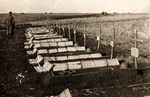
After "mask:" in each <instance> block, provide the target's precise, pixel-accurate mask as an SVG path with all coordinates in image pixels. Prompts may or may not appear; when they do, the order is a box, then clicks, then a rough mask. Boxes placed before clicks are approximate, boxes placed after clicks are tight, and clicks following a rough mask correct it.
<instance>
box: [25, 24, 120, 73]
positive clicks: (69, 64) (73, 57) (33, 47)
mask: <svg viewBox="0 0 150 97" xmlns="http://www.w3.org/2000/svg"><path fill="white" fill-rule="evenodd" d="M25 36H26V42H25V43H24V45H25V46H24V48H25V49H26V50H27V51H26V52H27V54H28V55H29V56H30V55H34V54H35V55H36V56H37V57H36V58H31V59H28V61H29V63H30V64H32V65H33V66H34V68H35V70H36V71H37V72H48V71H50V70H51V71H54V72H55V71H65V70H76V69H86V68H97V67H98V68H99V67H105V66H106V67H107V66H118V65H119V62H118V60H117V59H105V58H102V57H103V56H102V55H101V54H100V53H96V52H95V53H94V52H91V51H88V52H87V49H86V48H85V47H84V46H77V45H74V43H73V41H71V40H68V39H67V38H64V37H63V36H62V35H57V34H55V33H54V31H53V30H52V29H51V30H49V29H47V28H41V27H37V28H28V29H26V33H25Z"/></svg>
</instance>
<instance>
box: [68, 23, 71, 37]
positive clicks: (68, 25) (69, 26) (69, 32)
mask: <svg viewBox="0 0 150 97" xmlns="http://www.w3.org/2000/svg"><path fill="white" fill-rule="evenodd" d="M68 33H69V40H70V39H71V37H70V26H69V24H68Z"/></svg>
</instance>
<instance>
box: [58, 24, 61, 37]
mask: <svg viewBox="0 0 150 97" xmlns="http://www.w3.org/2000/svg"><path fill="white" fill-rule="evenodd" d="M60 32H61V29H60V24H59V32H58V35H60Z"/></svg>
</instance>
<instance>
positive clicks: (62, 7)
mask: <svg viewBox="0 0 150 97" xmlns="http://www.w3.org/2000/svg"><path fill="white" fill-rule="evenodd" d="M9 11H12V12H13V13H22V12H23V13H45V12H47V13H50V12H52V13H101V12H103V11H105V12H108V13H113V12H118V13H128V12H130V13H149V12H150V0H0V13H7V12H9Z"/></svg>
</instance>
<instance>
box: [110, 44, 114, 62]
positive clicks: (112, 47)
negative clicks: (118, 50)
mask: <svg viewBox="0 0 150 97" xmlns="http://www.w3.org/2000/svg"><path fill="white" fill-rule="evenodd" d="M110 45H111V55H110V59H112V58H113V52H114V41H111V43H110Z"/></svg>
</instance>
